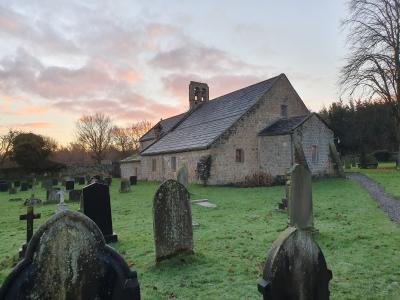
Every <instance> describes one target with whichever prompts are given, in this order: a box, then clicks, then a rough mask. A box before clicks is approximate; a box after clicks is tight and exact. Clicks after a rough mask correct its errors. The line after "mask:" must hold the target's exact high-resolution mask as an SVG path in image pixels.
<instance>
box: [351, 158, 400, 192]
mask: <svg viewBox="0 0 400 300" xmlns="http://www.w3.org/2000/svg"><path fill="white" fill-rule="evenodd" d="M346 171H351V172H359V173H362V174H364V175H366V176H368V177H369V178H371V179H372V180H374V181H375V182H377V183H378V184H379V185H380V186H381V187H382V188H383V189H384V190H385V191H386V192H387V193H389V194H391V195H393V196H394V197H395V198H397V199H399V200H400V171H398V170H396V165H395V163H379V165H378V168H377V169H359V168H351V169H350V170H346Z"/></svg>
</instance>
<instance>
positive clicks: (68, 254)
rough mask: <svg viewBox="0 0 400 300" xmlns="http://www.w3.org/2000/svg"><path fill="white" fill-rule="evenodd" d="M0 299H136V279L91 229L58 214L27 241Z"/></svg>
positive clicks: (77, 217) (86, 222)
mask: <svg viewBox="0 0 400 300" xmlns="http://www.w3.org/2000/svg"><path fill="white" fill-rule="evenodd" d="M0 299H4V300H8V299H10V300H11V299H12V300H14V299H74V300H75V299H77V300H78V299H82V300H83V299H121V300H124V299H140V288H139V283H138V280H137V274H136V272H134V271H131V270H130V269H129V267H128V265H127V264H126V262H125V261H124V259H123V258H122V257H121V256H120V255H119V254H118V253H117V252H115V251H114V250H113V249H112V248H110V247H109V246H107V245H106V244H105V242H104V238H103V235H102V234H101V232H100V230H99V228H98V227H97V226H96V224H95V223H94V222H93V221H92V220H90V219H89V218H88V217H86V216H84V215H83V214H81V213H77V212H72V211H68V210H66V211H63V212H60V213H58V214H56V215H54V216H53V217H52V218H51V219H49V220H48V221H47V222H46V223H45V224H44V225H42V226H41V227H40V228H39V229H38V231H37V232H36V233H35V235H34V236H33V237H32V239H31V241H30V243H29V245H28V248H27V251H26V253H25V258H24V259H23V261H22V262H20V263H19V264H18V265H17V266H16V267H15V268H14V270H13V271H12V273H11V274H10V275H9V276H8V277H7V278H6V280H5V281H4V283H3V285H2V287H1V288H0Z"/></svg>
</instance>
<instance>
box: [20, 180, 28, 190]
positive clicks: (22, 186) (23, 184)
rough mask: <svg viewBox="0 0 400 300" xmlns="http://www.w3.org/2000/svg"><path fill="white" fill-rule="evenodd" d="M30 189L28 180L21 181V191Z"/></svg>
mask: <svg viewBox="0 0 400 300" xmlns="http://www.w3.org/2000/svg"><path fill="white" fill-rule="evenodd" d="M27 190H28V183H27V182H22V183H21V192H25V191H27Z"/></svg>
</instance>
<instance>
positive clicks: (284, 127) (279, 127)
mask: <svg viewBox="0 0 400 300" xmlns="http://www.w3.org/2000/svg"><path fill="white" fill-rule="evenodd" d="M311 116H312V114H309V115H304V116H296V117H291V118H288V119H280V120H278V121H276V122H275V123H273V124H271V125H269V126H267V127H266V128H264V129H263V130H261V131H260V132H259V133H258V135H261V136H272V135H285V134H290V133H292V132H293V130H295V129H296V128H297V127H299V126H300V125H301V124H303V123H304V122H305V121H307V120H308V119H309V118H310V117H311Z"/></svg>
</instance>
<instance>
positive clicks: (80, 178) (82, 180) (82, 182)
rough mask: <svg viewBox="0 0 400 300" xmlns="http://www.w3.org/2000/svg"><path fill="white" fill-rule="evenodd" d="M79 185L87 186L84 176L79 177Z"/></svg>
mask: <svg viewBox="0 0 400 300" xmlns="http://www.w3.org/2000/svg"><path fill="white" fill-rule="evenodd" d="M78 184H79V185H83V184H85V177H83V176H81V177H78Z"/></svg>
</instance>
